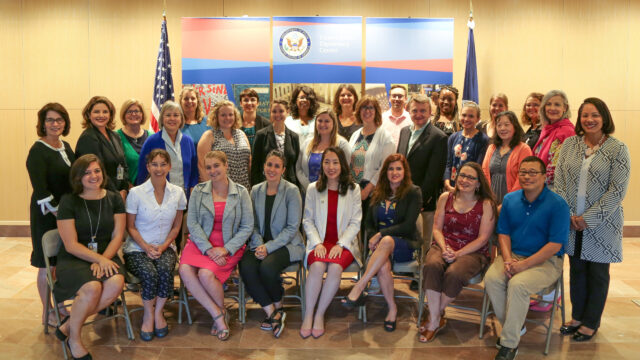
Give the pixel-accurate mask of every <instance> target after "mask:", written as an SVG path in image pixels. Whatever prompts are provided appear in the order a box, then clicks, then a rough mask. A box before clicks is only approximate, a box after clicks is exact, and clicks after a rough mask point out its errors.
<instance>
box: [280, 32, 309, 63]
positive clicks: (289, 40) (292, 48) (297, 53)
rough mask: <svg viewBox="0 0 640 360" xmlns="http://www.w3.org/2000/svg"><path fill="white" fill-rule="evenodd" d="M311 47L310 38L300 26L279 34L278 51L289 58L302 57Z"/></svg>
mask: <svg viewBox="0 0 640 360" xmlns="http://www.w3.org/2000/svg"><path fill="white" fill-rule="evenodd" d="M310 49H311V38H309V34H307V32H306V31H304V30H302V29H300V28H290V29H287V30H286V31H285V32H283V33H282V36H280V51H282V54H284V56H286V57H288V58H289V59H302V58H303V57H305V56H306V55H307V54H308V53H309V50H310Z"/></svg>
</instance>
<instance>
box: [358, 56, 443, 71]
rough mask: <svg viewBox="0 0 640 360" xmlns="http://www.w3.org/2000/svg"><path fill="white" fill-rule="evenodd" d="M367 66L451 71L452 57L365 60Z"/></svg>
mask: <svg viewBox="0 0 640 360" xmlns="http://www.w3.org/2000/svg"><path fill="white" fill-rule="evenodd" d="M367 67H377V68H387V69H400V70H422V71H441V72H452V71H453V59H432V60H388V61H367Z"/></svg>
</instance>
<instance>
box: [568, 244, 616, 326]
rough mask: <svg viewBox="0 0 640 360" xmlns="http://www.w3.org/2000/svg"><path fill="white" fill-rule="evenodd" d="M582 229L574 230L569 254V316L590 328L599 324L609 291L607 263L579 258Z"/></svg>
mask: <svg viewBox="0 0 640 360" xmlns="http://www.w3.org/2000/svg"><path fill="white" fill-rule="evenodd" d="M581 252H582V231H576V247H575V251H574V253H573V256H569V266H570V272H569V274H570V281H569V285H570V289H571V306H572V310H571V317H572V318H573V319H574V320H577V321H580V322H582V324H583V325H584V326H586V327H588V328H590V329H597V328H598V327H599V326H600V318H601V317H602V311H603V310H604V304H605V302H606V301H607V293H608V292H609V264H607V263H604V264H603V263H596V262H592V261H586V260H581V259H580V253H581Z"/></svg>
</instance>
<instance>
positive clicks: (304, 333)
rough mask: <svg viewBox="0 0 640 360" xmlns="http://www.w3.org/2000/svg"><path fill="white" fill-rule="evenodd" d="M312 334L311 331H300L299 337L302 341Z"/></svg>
mask: <svg viewBox="0 0 640 360" xmlns="http://www.w3.org/2000/svg"><path fill="white" fill-rule="evenodd" d="M312 332H313V330H311V329H300V337H301V338H303V339H306V338H308V337H309V336H311V333H312Z"/></svg>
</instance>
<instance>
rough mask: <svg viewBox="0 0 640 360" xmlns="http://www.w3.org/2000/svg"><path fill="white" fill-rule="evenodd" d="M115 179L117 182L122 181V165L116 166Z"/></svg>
mask: <svg viewBox="0 0 640 360" xmlns="http://www.w3.org/2000/svg"><path fill="white" fill-rule="evenodd" d="M116 178H117V179H118V180H124V167H122V165H118V171H117V175H116Z"/></svg>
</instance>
